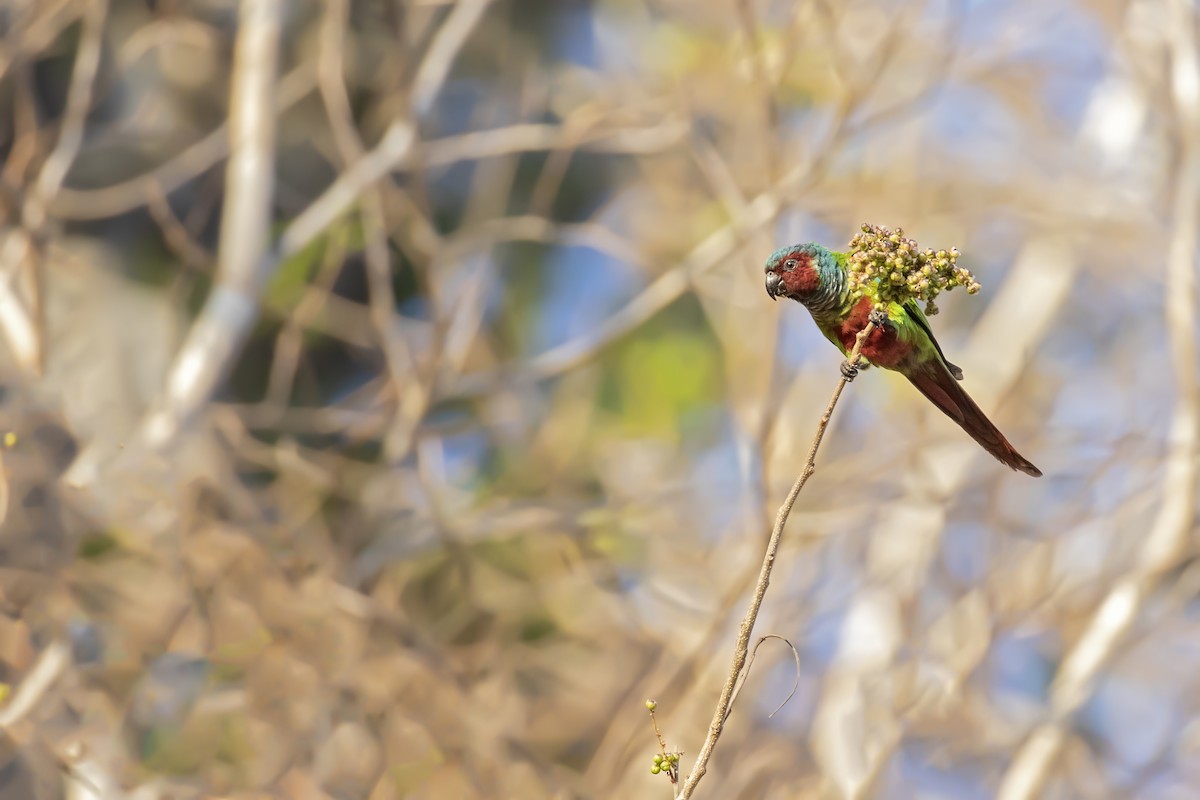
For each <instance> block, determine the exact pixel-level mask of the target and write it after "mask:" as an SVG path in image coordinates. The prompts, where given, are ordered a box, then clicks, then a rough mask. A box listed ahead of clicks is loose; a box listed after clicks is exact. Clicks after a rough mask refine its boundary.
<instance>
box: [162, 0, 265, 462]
mask: <svg viewBox="0 0 1200 800" xmlns="http://www.w3.org/2000/svg"><path fill="white" fill-rule="evenodd" d="M282 10H283V9H282V5H281V4H280V2H279V0H245V2H243V3H242V4H241V9H240V13H239V17H238V37H237V45H236V47H235V50H234V65H233V96H232V100H231V110H230V124H229V136H230V152H231V154H232V155H231V157H230V159H229V166H228V168H227V170H226V175H225V184H226V192H225V197H226V201H225V206H224V209H223V213H222V218H221V242H220V249H219V253H218V259H219V266H218V273H217V283H216V285H215V286H214V287H213V290H212V295H211V296H210V297H209V299H208V301H207V302H206V303H205V306H204V309H203V310H202V311H201V313H200V316H199V317H198V318H197V319H196V322H195V323H194V324H193V325H192V329H191V330H190V331H189V332H188V336H187V339H186V340H185V341H184V343H183V347H182V348H181V349H180V352H179V353H178V355H177V356H176V357H175V362H174V364H173V365H172V367H171V371H170V374H169V376H168V378H167V387H166V392H165V395H164V397H163V398H162V401H161V403H160V405H159V407H158V408H157V409H155V410H154V411H153V412H152V413H151V414H150V415H149V416H148V417H147V418H146V419H145V420H144V422H143V433H144V436H145V438H146V442H147V443H148V444H149V445H150V446H151V447H155V448H157V447H162V446H163V445H165V444H167V443H168V442H170V441H171V440H172V439H173V438H174V437H175V436H176V435H177V434H178V432H179V430H180V429H181V428H182V427H183V426H185V425H187V424H188V422H189V421H190V420H191V418H192V416H193V415H194V414H195V413H196V412H197V411H198V410H199V409H200V408H201V407H202V406H203V404H204V403H206V402H207V401H208V399H209V397H211V396H212V393H213V391H214V390H215V389H216V387H217V384H218V383H219V382H220V381H221V380H223V379H224V377H225V375H226V373H227V372H228V371H229V370H230V369H231V368H232V366H233V362H234V359H236V358H237V354H238V352H239V351H240V350H241V347H242V344H243V342H245V340H246V337H247V336H249V335H250V330H251V328H252V327H253V325H254V321H255V320H256V319H257V318H258V290H259V286H260V285H261V283H262V281H263V280H264V279H265V277H266V275H265V274H264V271H263V269H262V254H263V251H264V250H265V249H266V246H267V239H268V236H269V233H270V224H271V200H272V197H273V194H274V172H275V165H274V159H275V109H274V105H273V103H272V97H273V96H274V89H275V73H276V68H277V62H278V60H279V35H280V28H281V25H282V19H281V14H282Z"/></svg>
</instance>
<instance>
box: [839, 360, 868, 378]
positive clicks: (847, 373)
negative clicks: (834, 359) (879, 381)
mask: <svg viewBox="0 0 1200 800" xmlns="http://www.w3.org/2000/svg"><path fill="white" fill-rule="evenodd" d="M865 367H866V365H865V364H851V363H850V361H849V360H846V361H843V362H842V367H841V369H842V377H843V378H845V379H846V382H847V383H849V382H850V381H852V380H854V379H855V378H857V377H858V372H859V370H861V369H864V368H865Z"/></svg>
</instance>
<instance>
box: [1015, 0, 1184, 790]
mask: <svg viewBox="0 0 1200 800" xmlns="http://www.w3.org/2000/svg"><path fill="white" fill-rule="evenodd" d="M1166 5H1167V9H1166V12H1167V15H1168V18H1169V19H1170V20H1171V24H1170V25H1169V30H1170V32H1171V33H1170V45H1169V47H1170V55H1171V62H1170V70H1171V76H1170V77H1171V90H1172V91H1171V93H1172V98H1173V100H1174V106H1175V112H1176V115H1177V117H1178V124H1179V131H1180V135H1179V147H1180V150H1181V152H1182V153H1183V163H1182V164H1181V165H1180V168H1179V170H1178V176H1179V177H1178V179H1177V183H1176V187H1175V202H1174V206H1175V207H1174V214H1173V216H1174V232H1173V234H1172V236H1171V243H1170V247H1169V250H1168V254H1167V265H1166V269H1167V274H1166V280H1165V281H1164V282H1163V285H1164V287H1165V289H1166V292H1165V297H1164V305H1165V307H1166V327H1167V331H1166V333H1167V338H1168V340H1169V342H1170V346H1171V356H1172V358H1171V363H1172V365H1173V374H1174V377H1175V411H1174V415H1173V417H1172V420H1171V428H1170V434H1169V437H1168V451H1167V461H1166V472H1165V474H1164V476H1163V491H1162V501H1161V505H1160V506H1159V509H1158V514H1157V515H1156V517H1155V519H1154V524H1153V526H1152V527H1151V528H1150V533H1149V535H1148V536H1147V537H1146V539H1145V542H1144V544H1143V545H1142V548H1141V553H1140V556H1139V558H1138V562H1137V564H1136V565H1134V568H1133V570H1132V571H1131V572H1130V573H1129V574H1128V575H1126V576H1125V577H1123V578H1122V579H1121V580H1120V581H1118V582H1117V584H1116V585H1115V586H1113V587H1112V589H1111V590H1109V592H1108V595H1107V596H1106V597H1105V599H1104V601H1103V602H1102V603H1101V604H1100V607H1099V608H1098V609H1097V610H1096V613H1095V615H1094V616H1093V617H1092V619H1091V622H1090V623H1089V624H1088V626H1087V628H1086V629H1085V630H1084V632H1083V633H1082V635H1081V636H1080V637H1079V639H1078V641H1076V642H1075V645H1074V646H1073V647H1072V648H1071V650H1070V652H1069V653H1068V654H1067V657H1066V658H1065V659H1064V660H1063V663H1062V666H1061V667H1060V668H1059V671H1058V675H1057V676H1056V677H1055V679H1054V684H1053V686H1052V687H1051V691H1050V719H1048V720H1047V721H1046V722H1044V723H1042V724H1041V725H1039V726H1038V727H1037V729H1036V730H1035V731H1034V732H1033V734H1032V735H1031V736H1030V737H1029V738H1028V739H1027V740H1026V742H1025V744H1024V746H1023V747H1022V748H1021V749H1020V751H1018V753H1017V756H1016V758H1015V759H1014V760H1013V762H1012V765H1011V766H1010V767H1009V770H1008V772H1007V773H1006V774H1005V776H1004V781H1003V784H1002V785H1001V788H1000V793H999V795H998V796H999V797H1000V798H1001V800H1027V799H1028V798H1034V797H1039V796H1041V794H1042V790H1043V787H1044V786H1045V784H1046V782H1047V780H1049V778H1050V773H1051V771H1052V769H1053V768H1054V765H1055V764H1056V763H1057V762H1058V756H1059V754H1060V753H1061V752H1062V748H1063V745H1064V744H1065V743H1066V740H1067V736H1068V725H1069V724H1070V721H1071V719H1072V718H1073V717H1074V716H1075V714H1076V712H1078V710H1079V709H1080V708H1081V707H1082V706H1083V704H1084V703H1085V702H1087V700H1088V698H1089V697H1091V695H1092V692H1093V691H1094V690H1095V684H1096V679H1097V678H1098V677H1099V675H1100V672H1101V670H1103V669H1104V667H1105V666H1106V665H1107V664H1109V663H1111V661H1112V660H1113V658H1114V657H1115V656H1116V654H1117V652H1118V650H1119V648H1120V646H1121V644H1122V643H1123V642H1124V640H1125V638H1126V636H1127V635H1128V633H1129V631H1130V629H1131V628H1132V627H1133V625H1134V623H1135V621H1136V620H1137V618H1138V615H1139V613H1140V612H1141V609H1142V605H1143V604H1144V602H1145V600H1146V598H1147V597H1148V596H1149V594H1150V593H1151V592H1152V591H1153V590H1154V588H1155V587H1156V586H1157V585H1158V583H1159V581H1160V580H1161V579H1162V577H1163V575H1164V574H1165V573H1167V572H1168V571H1169V570H1171V569H1173V568H1174V567H1175V566H1176V565H1177V564H1178V563H1179V561H1180V559H1181V558H1183V557H1185V556H1186V555H1187V552H1188V545H1189V533H1190V531H1191V528H1192V524H1193V520H1194V515H1195V512H1196V477H1197V463H1196V461H1197V458H1196V457H1197V452H1198V451H1200V383H1198V376H1197V371H1198V369H1200V367H1198V366H1197V365H1198V363H1200V353H1198V352H1197V346H1196V338H1195V330H1196V318H1197V317H1196V252H1197V232H1196V226H1197V223H1198V222H1200V219H1198V216H1200V55H1198V53H1197V43H1196V10H1195V6H1194V4H1193V3H1192V2H1190V1H1189V0H1166Z"/></svg>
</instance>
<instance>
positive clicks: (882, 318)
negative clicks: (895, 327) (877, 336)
mask: <svg viewBox="0 0 1200 800" xmlns="http://www.w3.org/2000/svg"><path fill="white" fill-rule="evenodd" d="M867 320H868V321H869V322H870V323H871V324H872V325H874V326H875V327H876V328H880V329H883V330H887V327H888V324H889V323H888V316H887V312H886V311H884V310H883V309H882V308H873V309H871V316H869V317H867Z"/></svg>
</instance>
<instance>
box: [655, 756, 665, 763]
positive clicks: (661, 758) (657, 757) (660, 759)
mask: <svg viewBox="0 0 1200 800" xmlns="http://www.w3.org/2000/svg"><path fill="white" fill-rule="evenodd" d="M662 762H663V756H661V755H657V756H655V757H654V763H655V764H661V763H662Z"/></svg>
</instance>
